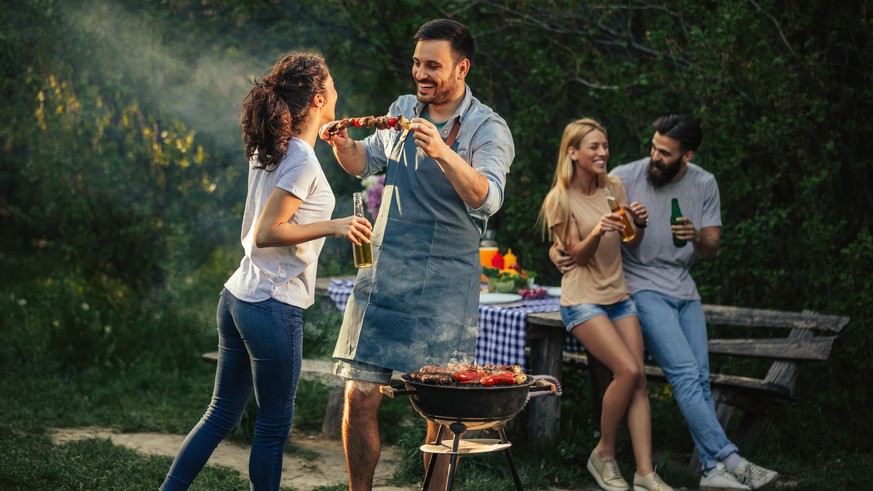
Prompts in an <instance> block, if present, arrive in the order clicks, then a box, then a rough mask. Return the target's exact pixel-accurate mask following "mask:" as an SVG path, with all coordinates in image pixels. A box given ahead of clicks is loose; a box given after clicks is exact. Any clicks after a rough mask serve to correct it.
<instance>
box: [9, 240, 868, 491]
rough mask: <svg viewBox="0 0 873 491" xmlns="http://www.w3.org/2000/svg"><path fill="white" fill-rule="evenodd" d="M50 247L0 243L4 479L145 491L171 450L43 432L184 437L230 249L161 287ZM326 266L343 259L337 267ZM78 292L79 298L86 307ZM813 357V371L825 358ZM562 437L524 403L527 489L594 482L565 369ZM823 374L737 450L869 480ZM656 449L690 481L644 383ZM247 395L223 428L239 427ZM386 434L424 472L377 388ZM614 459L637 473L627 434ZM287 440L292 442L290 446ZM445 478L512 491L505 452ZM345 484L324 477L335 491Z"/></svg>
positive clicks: (403, 412)
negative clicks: (530, 422)
mask: <svg viewBox="0 0 873 491" xmlns="http://www.w3.org/2000/svg"><path fill="white" fill-rule="evenodd" d="M47 259H50V258H46V257H40V255H39V254H35V255H33V256H31V257H27V256H23V257H22V256H21V255H18V256H16V257H14V258H13V257H11V256H8V255H3V254H0V276H2V277H4V278H6V279H8V281H5V282H4V283H3V284H2V285H0V338H2V339H4V343H3V344H2V345H0V373H2V377H0V394H2V397H0V415H2V418H0V462H2V463H3V465H0V489H4V490H6V489H9V490H19V489H20V490H33V489H53V490H67V489H70V490H72V489H77V490H78V489H88V490H115V489H124V490H139V489H155V488H156V487H157V486H158V485H159V483H160V482H161V481H162V480H163V477H164V475H165V473H166V471H167V469H168V468H169V465H170V463H171V459H170V458H168V457H150V456H145V455H143V454H139V453H136V452H133V451H130V450H128V449H126V448H124V447H120V446H115V445H112V444H111V443H110V442H109V441H105V440H100V439H91V440H84V441H78V442H74V443H67V444H63V445H55V444H53V443H52V440H51V438H50V434H49V432H50V430H51V429H52V428H64V427H87V426H98V427H107V428H112V429H115V430H118V431H150V432H166V433H174V434H179V435H183V434H185V433H187V432H188V431H189V430H190V428H191V427H192V426H193V425H194V424H195V423H196V422H197V420H198V419H199V418H200V416H201V415H202V414H203V411H204V409H205V408H206V406H207V404H208V402H209V398H210V395H211V391H212V382H213V376H214V367H213V366H211V365H209V364H206V363H203V362H201V361H200V360H199V356H200V354H201V353H203V352H205V351H212V350H214V349H215V334H214V326H213V323H214V320H213V319H212V317H213V315H214V314H213V309H214V302H215V298H216V295H217V291H218V289H220V285H221V283H222V282H223V281H224V278H226V275H227V272H228V270H232V269H233V267H234V265H235V261H236V260H237V258H236V257H234V255H232V254H216V255H215V256H214V257H212V258H210V260H209V261H207V262H206V263H205V264H204V265H203V267H202V268H201V269H200V270H198V271H194V272H191V273H188V274H185V275H180V276H178V277H172V278H171V283H170V284H169V285H167V286H166V287H165V288H164V289H163V290H162V291H163V293H160V294H146V295H143V294H142V293H137V292H134V291H131V290H129V289H127V288H126V287H124V286H123V285H118V284H115V283H114V282H112V281H111V280H109V279H105V278H99V277H98V278H85V277H83V276H81V274H80V273H78V272H64V271H58V270H57V269H56V265H54V264H52V263H51V261H48V260H47ZM334 269H336V270H337V272H339V273H341V272H342V271H340V270H339V268H337V267H334ZM85 306H87V308H86V307H85ZM304 319H305V328H304V331H305V341H304V346H305V348H304V350H305V356H307V357H321V358H327V357H329V355H330V352H331V350H332V347H333V340H334V339H335V337H336V330H337V329H338V326H339V322H340V315H339V314H338V313H336V312H335V310H334V309H332V308H331V306H329V305H315V306H313V307H312V308H310V309H308V310H307V311H306V314H305V317H304ZM822 366H824V365H820V366H817V367H816V366H813V367H811V368H810V369H811V370H821V368H822ZM565 370H566V371H565V374H564V383H563V385H564V397H563V398H562V402H561V404H562V424H561V440H560V441H559V442H558V443H557V444H549V443H546V442H540V441H528V440H527V438H526V435H527V431H526V428H525V427H524V421H525V417H524V416H525V413H522V416H521V417H519V418H516V420H514V421H513V422H512V424H511V425H510V427H509V428H508V429H507V433H508V436H509V438H510V440H512V442H513V449H512V450H513V456H514V459H515V462H516V464H517V466H518V469H519V473H520V475H521V479H522V481H523V483H524V485H525V489H531V490H534V489H546V488H548V487H549V486H558V487H563V488H569V489H572V488H582V487H590V486H591V485H592V480H591V479H590V477H588V476H587V473H586V472H585V470H584V463H585V460H586V459H587V457H588V454H589V452H590V451H591V448H593V446H594V445H595V443H596V438H597V434H596V431H595V428H596V420H595V418H594V417H593V416H592V410H591V407H590V399H589V397H588V394H589V393H590V391H589V388H588V384H587V380H586V376H585V373H584V372H583V371H581V369H579V368H574V367H567V368H566V369H565ZM820 379H821V377H811V376H807V377H801V378H800V380H801V381H802V383H809V384H810V386H809V387H800V388H799V389H800V392H801V393H803V394H806V395H807V398H806V401H802V402H800V403H798V404H793V405H789V406H786V407H783V408H777V410H776V412H775V413H774V416H775V418H774V424H773V426H772V428H771V429H770V430H768V432H767V434H766V435H764V438H762V439H761V444H760V445H759V446H758V448H756V449H754V450H753V451H750V452H746V454H747V456H748V457H749V458H750V459H751V460H753V461H755V462H759V463H761V464H763V465H766V466H769V467H773V468H776V469H779V470H780V471H781V472H782V473H783V474H786V475H788V482H790V483H791V484H792V486H791V489H792V490H806V489H810V490H811V489H824V490H827V489H866V488H867V487H868V486H867V483H868V482H870V481H873V445H871V444H870V443H869V434H870V431H867V430H868V429H869V428H870V423H869V421H868V418H866V417H865V416H864V415H863V414H856V413H854V412H838V411H835V410H834V409H833V407H853V406H852V405H851V401H845V403H841V404H834V398H840V397H844V396H843V395H842V394H841V393H830V392H827V390H828V389H827V385H826V384H824V387H823V386H822V383H821V382H816V380H820ZM650 392H651V401H652V427H653V448H654V451H655V462H656V464H657V465H658V471H659V473H660V474H661V475H662V476H663V477H664V478H665V480H667V482H669V483H671V484H674V485H676V486H684V487H690V488H694V487H696V484H697V482H696V480H695V478H694V477H692V476H690V475H689V474H688V473H687V464H688V461H689V459H690V451H691V448H692V444H691V440H690V437H689V436H688V432H687V430H686V428H685V426H684V421H683V420H682V417H681V415H680V414H679V411H678V409H677V408H676V405H675V403H674V402H673V399H672V396H671V394H670V392H669V389H668V388H667V387H665V386H662V385H657V384H651V385H650ZM327 395H328V393H327V391H326V390H324V387H323V386H321V385H320V384H318V383H316V382H310V381H303V382H302V383H301V386H300V391H299V393H298V398H297V405H296V416H295V428H296V429H298V430H302V431H304V432H318V431H319V430H320V428H321V418H322V416H323V409H324V406H325V404H326V398H327ZM253 414H254V413H253V410H252V408H250V410H249V411H248V413H247V415H246V417H244V419H243V422H242V424H241V425H240V427H239V428H238V429H237V430H236V431H235V432H234V433H233V435H232V436H231V438H232V439H235V440H237V441H241V442H248V441H250V439H251V432H252V424H253V423H252V418H253ZM380 417H381V430H382V437H383V439H384V440H385V441H387V442H390V443H392V444H394V445H395V446H396V447H397V448H398V449H399V450H400V452H401V454H402V456H403V461H402V464H401V465H400V467H399V469H398V471H397V474H396V476H395V480H396V482H397V483H415V482H419V481H421V478H422V464H421V453H420V451H419V450H418V447H419V445H421V443H422V442H423V440H424V425H423V424H422V422H421V420H420V418H418V417H417V416H413V415H412V411H411V410H410V405H409V403H408V401H406V400H405V398H398V399H396V400H386V401H385V403H384V406H383V411H382V412H381V414H380ZM621 438H622V440H621V442H620V445H619V449H618V460H619V463H620V465H621V467H622V470H623V472H624V474H625V475H626V476H630V475H631V473H632V472H633V467H632V465H631V463H632V461H633V459H632V453H631V449H630V447H629V444H628V441H627V435H626V432H624V433H623V434H622V437H621ZM300 451H301V450H300V449H299V448H298V447H295V445H294V444H293V441H292V442H291V444H290V445H289V446H288V452H300ZM457 485H458V487H459V488H463V489H464V490H465V491H498V490H501V491H502V490H505V489H512V488H513V486H512V481H511V477H510V474H509V470H508V467H507V465H506V459H505V457H504V456H503V455H501V454H499V453H496V454H487V455H486V454H483V455H478V456H476V457H470V458H465V459H463V464H462V465H461V467H460V470H459V473H458V480H457ZM246 487H247V483H246V482H245V481H244V480H243V479H242V478H241V476H240V475H239V474H238V473H236V472H235V471H232V470H229V469H222V468H213V467H209V468H207V469H205V470H204V471H203V473H201V475H200V476H199V477H198V479H197V481H196V482H195V486H194V487H193V488H192V489H201V490H207V489H208V490H224V489H244V488H246ZM342 489H345V486H342V485H340V486H332V487H325V488H322V489H321V490H320V491H340V490H342Z"/></svg>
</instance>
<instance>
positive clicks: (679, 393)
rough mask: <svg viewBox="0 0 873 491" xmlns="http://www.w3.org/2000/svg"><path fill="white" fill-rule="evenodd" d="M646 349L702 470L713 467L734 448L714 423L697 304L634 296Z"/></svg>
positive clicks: (702, 324)
mask: <svg viewBox="0 0 873 491" xmlns="http://www.w3.org/2000/svg"><path fill="white" fill-rule="evenodd" d="M633 299H634V301H635V302H636V304H637V311H638V312H639V316H640V327H641V328H642V331H643V337H644V340H645V343H646V350H647V351H648V352H649V354H650V355H652V357H653V358H654V359H655V362H656V363H657V364H658V365H659V366H660V367H661V369H663V370H664V373H665V374H666V375H667V381H668V382H670V385H671V386H672V387H673V396H674V397H675V398H676V404H677V405H678V406H679V410H680V411H681V412H682V416H684V417H685V422H686V423H687V424H688V429H689V430H690V431H691V439H692V440H694V445H695V446H696V447H697V452H698V453H699V454H700V463H701V465H702V466H703V468H704V469H711V468H713V467H715V464H716V462H717V461H720V460H724V458H725V457H727V456H728V455H730V454H731V453H733V452H737V446H736V445H734V444H733V443H731V441H730V440H728V438H727V435H726V434H725V432H724V429H723V428H722V427H721V424H720V423H719V422H718V416H716V413H715V407H714V406H713V403H712V392H711V390H710V387H709V348H708V345H707V334H706V319H705V318H704V316H703V306H702V305H701V304H700V300H680V299H677V298H673V297H668V296H666V295H661V294H660V293H656V292H653V291H641V292H637V293H635V294H634V295H633Z"/></svg>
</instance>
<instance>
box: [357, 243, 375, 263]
mask: <svg viewBox="0 0 873 491" xmlns="http://www.w3.org/2000/svg"><path fill="white" fill-rule="evenodd" d="M352 251H353V252H354V255H355V267H356V268H369V267H370V266H372V265H373V244H371V243H369V242H361V245H356V244H352Z"/></svg>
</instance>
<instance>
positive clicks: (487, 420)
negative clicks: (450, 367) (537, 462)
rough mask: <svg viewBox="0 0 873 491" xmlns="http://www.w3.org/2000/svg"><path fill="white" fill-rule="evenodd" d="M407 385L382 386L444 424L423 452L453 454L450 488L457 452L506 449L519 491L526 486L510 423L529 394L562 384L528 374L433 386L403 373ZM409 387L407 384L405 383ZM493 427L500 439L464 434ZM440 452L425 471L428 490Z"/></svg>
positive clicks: (448, 487)
mask: <svg viewBox="0 0 873 491" xmlns="http://www.w3.org/2000/svg"><path fill="white" fill-rule="evenodd" d="M401 380H403V383H404V386H403V387H392V386H387V385H386V386H383V387H382V389H381V391H382V393H383V394H384V395H386V396H388V397H391V398H393V397H395V396H404V395H408V396H409V401H410V403H411V404H412V407H413V408H414V409H415V410H416V412H418V413H419V414H420V415H421V416H422V417H424V418H425V419H427V420H429V421H433V422H434V423H437V424H439V425H440V427H439V430H438V431H437V436H436V440H435V441H433V442H429V443H427V444H425V445H422V446H421V451H422V452H425V453H430V454H448V455H451V458H450V462H449V474H448V480H447V482H446V491H450V490H451V489H452V484H453V481H454V474H455V472H454V471H455V468H456V466H457V461H458V455H465V454H477V453H487V452H496V451H503V452H505V454H506V458H507V460H508V461H509V468H510V471H511V472H512V479H513V480H514V481H515V487H516V489H517V490H518V491H521V490H522V485H521V479H520V478H519V476H518V470H517V469H516V467H515V463H514V462H513V460H512V452H511V450H510V447H511V446H512V443H510V442H509V440H508V439H507V438H506V431H505V429H504V427H505V426H506V423H507V422H509V421H510V420H511V419H512V418H514V417H515V416H516V415H518V413H519V412H521V410H522V409H524V406H525V404H526V403H527V401H528V400H529V399H530V398H531V397H537V396H540V395H549V394H554V395H560V384H559V383H558V381H557V380H556V379H554V378H553V377H549V376H529V377H528V380H527V381H526V382H525V383H523V384H515V385H497V386H491V387H483V386H481V385H457V384H447V385H434V384H426V383H423V382H419V381H416V380H412V379H411V378H410V377H409V375H408V374H405V375H402V376H401ZM404 387H405V388H404ZM445 429H448V430H449V431H451V432H452V434H453V439H452V442H451V446H449V444H448V443H447V442H444V441H443V436H444V434H445V431H444V430H445ZM482 429H494V430H495V431H497V434H498V436H499V437H500V438H499V439H463V440H462V439H461V435H462V434H463V433H464V432H465V431H467V430H482ZM435 457H436V456H434V457H432V458H431V459H430V462H429V464H428V467H427V470H426V472H425V475H424V483H423V484H422V490H424V489H427V487H428V485H429V484H430V479H431V476H432V473H433V470H434V468H435V467H436V460H437V459H436V458H435Z"/></svg>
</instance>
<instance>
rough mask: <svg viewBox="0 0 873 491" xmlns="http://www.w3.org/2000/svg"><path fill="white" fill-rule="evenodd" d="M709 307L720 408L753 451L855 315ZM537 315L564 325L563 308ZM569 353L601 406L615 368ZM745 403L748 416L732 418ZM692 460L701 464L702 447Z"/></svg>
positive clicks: (567, 359) (655, 374) (540, 321)
mask: <svg viewBox="0 0 873 491" xmlns="http://www.w3.org/2000/svg"><path fill="white" fill-rule="evenodd" d="M703 312H704V315H705V316H706V321H707V324H708V328H709V329H708V330H709V354H710V370H711V373H710V382H711V385H712V399H713V403H714V405H715V409H716V413H717V415H718V419H719V422H720V423H721V425H722V427H724V428H726V429H728V430H729V436H730V438H731V440H732V441H733V442H734V443H736V444H737V445H738V446H739V447H740V449H741V450H742V451H746V452H747V451H749V449H750V448H751V447H753V446H754V444H755V441H756V439H757V437H758V436H760V435H761V434H762V433H763V432H764V431H766V427H767V425H768V423H769V416H770V415H771V413H772V411H773V409H774V408H776V407H778V406H779V405H781V404H782V403H786V402H791V401H797V400H798V399H799V398H798V395H797V393H796V391H795V387H796V384H797V379H798V376H799V375H800V365H801V363H804V362H815V361H826V360H828V358H829V357H830V355H831V351H832V349H833V345H834V341H836V339H837V337H838V335H839V333H840V331H842V329H843V327H845V326H846V324H848V322H849V318H848V317H841V316H833V315H822V314H817V313H815V312H812V311H804V312H784V311H778V310H768V309H756V308H742V307H728V306H721V305H704V306H703ZM532 323H533V324H534V325H537V326H540V327H544V326H552V327H560V328H562V329H563V322H561V316H560V314H559V313H557V312H550V313H544V314H531V315H530V316H528V324H529V325H530V324H532ZM562 360H563V361H564V363H569V364H582V365H587V366H588V368H589V376H590V377H591V380H592V390H593V391H594V396H595V406H596V407H597V411H598V412H599V401H600V399H601V398H602V396H603V392H604V391H605V390H606V386H607V385H609V381H610V380H611V379H612V374H611V373H610V372H609V370H608V369H606V368H605V367H604V366H603V365H602V364H600V363H599V362H597V361H596V360H595V359H593V358H589V357H587V356H585V355H584V354H582V353H571V352H563V353H562ZM750 360H758V361H757V362H753V361H750ZM728 371H729V372H731V373H727V372H728ZM646 375H647V378H648V379H650V380H655V381H659V382H666V376H665V375H664V372H663V371H662V370H661V369H660V368H658V367H657V366H654V365H647V366H646ZM738 410H739V411H741V413H742V414H741V418H740V420H739V422H738V424H736V425H735V426H732V425H731V422H732V419H733V417H734V416H735V415H737V411H738ZM691 468H692V470H693V472H695V473H696V472H698V469H699V464H698V463H697V455H696V452H695V453H694V455H692V459H691Z"/></svg>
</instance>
